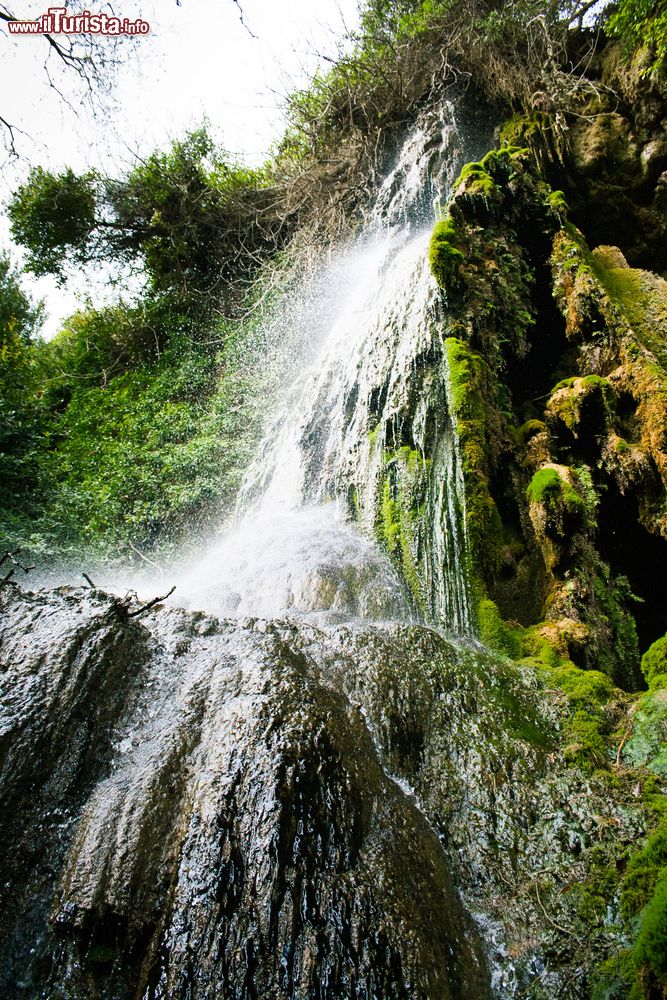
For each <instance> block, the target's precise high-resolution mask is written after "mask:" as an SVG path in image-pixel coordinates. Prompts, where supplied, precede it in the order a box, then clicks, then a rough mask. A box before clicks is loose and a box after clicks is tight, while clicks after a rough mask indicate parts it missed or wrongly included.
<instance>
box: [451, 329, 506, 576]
mask: <svg viewBox="0 0 667 1000" xmlns="http://www.w3.org/2000/svg"><path fill="white" fill-rule="evenodd" d="M444 349H445V363H446V367H447V384H448V398H449V402H450V406H451V408H452V410H453V415H454V418H455V421H456V430H457V433H458V438H459V449H460V454H461V461H462V466H463V478H464V482H465V490H466V508H465V515H466V535H467V538H468V544H469V547H470V554H471V556H472V560H473V563H474V565H475V567H476V568H477V569H479V570H481V572H482V575H483V576H485V577H487V578H488V577H492V576H493V575H494V574H495V573H496V572H497V569H498V567H499V565H500V558H501V550H502V545H503V525H502V521H501V519H500V515H499V514H498V509H497V507H496V504H495V501H494V500H493V497H492V496H491V492H490V489H489V481H488V474H487V461H488V453H489V446H488V432H489V425H490V421H489V419H488V407H487V404H486V402H485V393H484V374H485V369H484V363H483V362H482V360H481V358H480V357H479V355H477V354H476V353H475V352H474V351H472V350H471V349H470V347H469V346H468V345H467V344H465V343H464V342H463V341H461V340H459V339H457V338H456V337H448V338H447V339H446V340H445V343H444Z"/></svg>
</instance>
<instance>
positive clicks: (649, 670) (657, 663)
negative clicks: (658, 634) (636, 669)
mask: <svg viewBox="0 0 667 1000" xmlns="http://www.w3.org/2000/svg"><path fill="white" fill-rule="evenodd" d="M642 673H643V675H644V677H645V678H646V682H647V684H648V685H649V687H655V686H656V682H657V678H659V677H660V676H661V675H664V674H667V635H663V636H662V638H660V639H656V641H655V642H654V643H653V645H652V646H649V648H648V649H647V650H646V652H645V653H644V655H643V656H642ZM660 686H661V687H664V685H663V684H660Z"/></svg>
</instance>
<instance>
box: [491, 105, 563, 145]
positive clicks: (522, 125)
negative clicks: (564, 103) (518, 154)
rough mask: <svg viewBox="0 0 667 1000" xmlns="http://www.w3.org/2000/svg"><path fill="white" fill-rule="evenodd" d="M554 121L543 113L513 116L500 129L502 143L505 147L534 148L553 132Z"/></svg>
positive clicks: (534, 112)
mask: <svg viewBox="0 0 667 1000" xmlns="http://www.w3.org/2000/svg"><path fill="white" fill-rule="evenodd" d="M551 128H552V120H551V118H550V116H549V115H547V114H545V113H544V112H543V111H533V112H531V113H530V114H516V115H513V116H512V117H511V118H510V119H508V121H506V122H505V124H504V125H503V126H502V127H501V129H500V142H501V145H502V146H504V147H510V148H512V147H514V148H517V147H523V146H532V145H533V144H534V143H535V141H536V140H538V139H541V137H542V136H544V134H545V133H546V132H548V131H551Z"/></svg>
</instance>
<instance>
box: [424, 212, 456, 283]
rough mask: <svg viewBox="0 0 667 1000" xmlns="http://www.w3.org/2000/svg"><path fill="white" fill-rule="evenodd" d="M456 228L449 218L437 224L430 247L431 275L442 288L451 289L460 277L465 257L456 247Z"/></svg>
mask: <svg viewBox="0 0 667 1000" xmlns="http://www.w3.org/2000/svg"><path fill="white" fill-rule="evenodd" d="M456 240H457V233H456V227H455V226H454V223H453V222H452V220H451V218H450V217H449V216H446V217H445V218H444V219H443V220H442V221H441V222H436V224H435V227H434V229H433V234H432V236H431V243H430V246H429V255H428V259H429V263H430V265H431V273H432V274H433V277H434V278H435V280H436V281H437V282H438V284H439V285H440V287H441V288H445V289H449V288H451V286H452V283H454V282H455V279H456V277H457V275H458V272H459V268H460V265H461V264H462V262H463V260H464V257H463V254H462V253H461V251H460V250H459V249H458V247H457V246H456V245H455V244H456Z"/></svg>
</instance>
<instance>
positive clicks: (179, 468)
mask: <svg viewBox="0 0 667 1000" xmlns="http://www.w3.org/2000/svg"><path fill="white" fill-rule="evenodd" d="M217 334H218V336H217V337H216V336H214V335H213V334H211V336H212V340H213V344H212V345H211V346H214V345H215V346H217V347H218V348H219V350H218V352H217V353H214V352H213V351H212V349H211V347H206V346H204V345H201V346H198V345H197V344H195V345H193V344H192V342H191V339H190V338H189V337H188V336H187V333H185V332H179V326H178V315H177V314H176V313H174V312H172V311H171V310H170V309H166V310H164V309H163V310H162V311H160V308H159V307H158V305H156V304H155V303H150V302H147V303H144V304H143V305H138V306H132V307H128V306H124V305H122V304H120V303H119V304H117V305H116V306H113V307H108V308H106V309H103V310H100V311H96V310H87V311H84V312H80V313H78V314H77V315H76V316H75V317H73V318H72V320H71V321H70V322H69V323H68V324H67V325H66V327H65V329H64V330H63V332H62V333H61V334H60V335H59V336H58V337H56V338H55V340H54V341H52V342H50V343H37V344H35V345H34V348H33V350H34V355H33V358H34V363H35V365H36V366H37V369H38V371H39V375H40V382H39V383H38V382H37V381H36V380H34V381H33V382H32V383H31V385H30V386H29V387H28V392H27V393H26V401H27V402H26V405H28V406H29V407H32V408H33V409H35V408H36V409H37V412H38V414H39V417H40V422H39V424H38V431H39V433H38V434H37V435H36V436H35V437H34V439H33V440H32V442H31V443H30V451H29V459H30V470H29V471H30V473H31V475H30V477H28V475H27V472H26V471H25V470H24V474H23V477H22V478H21V479H18V480H17V482H16V483H15V489H14V492H13V493H12V495H11V496H9V495H7V494H5V495H3V498H2V501H3V502H0V538H2V540H3V542H4V544H7V545H9V544H11V545H12V546H15V545H21V546H23V547H25V548H28V549H31V550H32V551H33V552H34V553H35V554H37V555H39V554H42V555H49V554H61V555H62V554H67V553H70V554H75V553H76V554H79V553H80V552H82V551H84V550H85V552H86V557H87V559H93V558H95V557H103V558H105V559H112V560H113V559H120V558H123V557H125V556H126V555H127V553H126V550H125V546H126V545H127V544H128V543H132V544H133V545H135V546H136V547H138V548H139V549H141V550H149V549H154V548H155V547H156V546H162V547H168V546H169V545H171V544H173V543H174V542H175V541H176V539H177V538H178V537H179V535H180V534H181V533H182V532H183V531H184V530H185V529H186V528H187V529H188V531H190V532H192V530H193V529H196V528H197V526H201V525H202V524H203V523H204V522H205V520H206V519H207V518H208V517H210V516H216V518H218V519H219V517H220V516H221V515H220V511H221V509H222V510H224V509H225V508H226V509H229V506H230V504H231V503H232V501H233V497H234V495H235V493H236V491H237V489H238V485H239V482H240V478H241V476H242V474H243V472H244V470H245V468H246V467H247V465H248V463H249V461H250V460H251V458H252V455H253V451H254V447H255V446H256V442H257V439H258V435H259V428H260V425H261V411H260V409H259V403H258V402H257V399H258V396H259V387H260V386H261V385H263V384H264V382H265V380H266V377H265V374H264V372H263V366H262V360H263V359H262V346H261V344H260V343H256V344H254V343H253V344H252V346H251V345H250V342H251V341H252V340H253V338H254V325H253V324H252V323H249V324H247V326H238V325H236V326H235V327H226V326H224V325H223V326H221V327H220V329H219V330H218V331H217ZM161 345H162V346H161ZM22 440H23V441H24V442H26V440H27V439H26V437H25V434H24V436H23V439H22ZM0 544H2V543H0Z"/></svg>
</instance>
